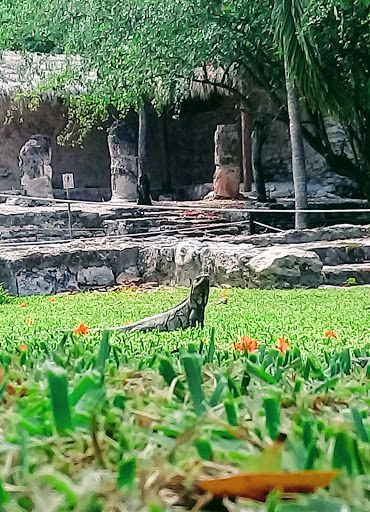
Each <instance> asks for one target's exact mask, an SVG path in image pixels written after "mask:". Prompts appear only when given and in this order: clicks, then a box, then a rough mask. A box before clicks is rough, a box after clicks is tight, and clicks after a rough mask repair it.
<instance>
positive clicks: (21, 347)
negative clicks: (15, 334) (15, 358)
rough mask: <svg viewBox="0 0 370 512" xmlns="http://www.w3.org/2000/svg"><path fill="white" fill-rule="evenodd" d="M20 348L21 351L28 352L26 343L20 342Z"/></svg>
mask: <svg viewBox="0 0 370 512" xmlns="http://www.w3.org/2000/svg"><path fill="white" fill-rule="evenodd" d="M18 348H19V350H20V351H21V352H26V350H27V345H25V344H24V343H20V344H19V346H18Z"/></svg>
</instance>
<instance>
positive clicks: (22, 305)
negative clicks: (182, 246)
mask: <svg viewBox="0 0 370 512" xmlns="http://www.w3.org/2000/svg"><path fill="white" fill-rule="evenodd" d="M19 307H20V308H26V307H27V304H26V303H25V302H21V303H20V304H19Z"/></svg>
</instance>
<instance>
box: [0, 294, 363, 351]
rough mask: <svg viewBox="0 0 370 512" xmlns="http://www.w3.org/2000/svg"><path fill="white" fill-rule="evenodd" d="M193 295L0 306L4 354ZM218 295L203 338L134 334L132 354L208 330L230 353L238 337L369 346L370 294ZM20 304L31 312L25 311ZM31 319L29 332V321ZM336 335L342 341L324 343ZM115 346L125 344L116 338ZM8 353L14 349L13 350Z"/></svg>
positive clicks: (82, 297)
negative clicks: (12, 348) (223, 300)
mask: <svg viewBox="0 0 370 512" xmlns="http://www.w3.org/2000/svg"><path fill="white" fill-rule="evenodd" d="M187 294H188V291H187V290H186V289H179V288H177V289H161V290H158V291H153V292H149V293H144V292H140V291H130V290H129V291H122V292H112V293H94V292H91V293H79V294H75V295H64V296H63V295H58V296H57V297H56V301H55V302H50V297H37V296H36V297H25V298H20V299H14V301H13V302H11V303H10V304H5V305H2V306H0V343H1V346H2V347H3V348H8V349H9V348H10V346H12V345H13V344H15V345H17V343H19V342H22V343H25V344H26V345H28V344H33V343H39V342H41V341H44V340H45V339H47V340H49V341H50V340H56V341H57V340H58V339H59V337H60V329H70V328H74V327H75V326H77V325H79V324H80V323H81V322H83V323H84V324H86V325H88V326H89V327H90V328H94V327H107V326H119V325H125V324H126V323H128V322H134V321H136V320H138V319H141V318H144V317H145V316H148V315H152V314H155V313H158V312H161V311H164V310H166V309H168V308H170V307H172V306H174V305H176V304H178V303H179V302H181V301H182V300H183V299H184V298H185V297H186V296H187ZM220 299H221V292H220V290H212V292H211V294H210V299H209V304H208V307H207V313H206V328H205V330H204V332H201V331H197V330H188V331H183V332H181V331H177V332H173V333H164V334H163V333H162V334H158V333H152V334H146V335H143V334H132V335H130V336H126V337H127V338H129V342H128V345H127V347H128V349H129V350H130V351H131V350H133V351H134V352H144V353H146V352H147V351H150V350H152V346H153V344H155V345H156V346H158V347H159V348H161V347H163V348H165V349H167V348H169V349H171V348H174V347H176V346H177V344H179V343H187V342H188V341H190V340H201V339H203V338H204V337H207V336H208V331H209V327H210V326H214V327H215V329H216V344H217V346H219V347H227V348H231V347H232V346H233V343H234V342H235V341H237V338H238V336H240V335H243V334H247V335H249V336H252V337H253V338H257V339H258V340H259V341H260V342H261V343H266V344H268V345H269V346H270V345H271V346H273V345H275V344H276V343H277V340H278V338H279V337H281V336H285V337H286V338H287V340H288V341H289V342H290V343H291V345H292V347H294V346H298V347H300V348H304V349H306V350H308V351H311V352H314V353H321V352H322V350H323V349H329V350H330V349H340V348H344V347H352V348H356V347H361V346H364V345H366V344H367V343H369V342H370V321H369V318H370V288H366V287H365V288H355V287H354V288H349V289H348V288H347V289H320V290H267V291H265V290H242V289H230V290H228V295H227V299H228V302H227V304H222V303H220ZM21 303H25V304H27V307H24V308H22V307H20V304H21ZM30 318H32V319H33V324H32V325H30V326H28V325H27V324H26V321H27V320H28V319H30ZM327 330H334V332H335V333H336V334H337V336H338V339H332V338H325V336H324V334H325V332H326V331H327ZM97 340H99V334H90V335H88V336H87V337H86V342H89V341H92V342H96V341H97ZM114 342H115V343H118V344H119V343H123V341H122V338H121V337H120V336H118V335H116V336H115V337H114ZM9 345H10V346H9Z"/></svg>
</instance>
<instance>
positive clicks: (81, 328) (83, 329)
mask: <svg viewBox="0 0 370 512" xmlns="http://www.w3.org/2000/svg"><path fill="white" fill-rule="evenodd" d="M88 333H89V327H88V326H87V325H85V324H83V323H82V324H80V325H79V326H78V327H76V328H75V329H74V330H73V334H88Z"/></svg>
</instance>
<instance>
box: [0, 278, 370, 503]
mask: <svg viewBox="0 0 370 512" xmlns="http://www.w3.org/2000/svg"><path fill="white" fill-rule="evenodd" d="M186 294H187V291H186V290H182V289H174V290H168V289H164V290H160V291H158V292H152V293H142V292H140V291H133V290H127V291H125V292H115V293H109V294H96V293H85V294H76V295H71V296H57V297H56V302H50V300H49V298H48V297H28V298H27V299H25V298H23V299H22V302H26V304H27V307H22V308H20V307H19V303H20V300H19V299H14V301H13V302H12V303H9V304H4V305H2V306H1V307H0V315H1V322H0V329H1V330H0V338H1V341H2V350H1V351H0V367H1V368H2V370H3V372H1V374H2V375H3V377H2V381H1V387H2V390H1V391H2V403H1V404H0V428H1V430H2V432H3V438H2V440H1V443H0V465H1V467H2V468H3V470H2V475H1V478H2V485H0V502H1V505H2V508H4V511H5V512H8V510H9V511H10V510H13V509H14V510H15V509H17V510H18V508H19V507H20V506H21V507H23V508H24V509H25V510H32V509H40V510H46V509H47V508H48V506H49V505H50V503H51V502H54V500H55V499H56V497H58V503H59V505H58V506H59V508H56V509H55V510H72V509H78V510H80V509H81V510H91V511H95V510H96V511H97V510H105V509H107V510H108V509H110V508H112V507H114V506H115V504H117V503H120V502H121V501H122V500H124V502H125V506H126V507H127V508H128V509H129V510H130V511H132V512H139V511H140V512H141V511H142V510H143V509H144V508H145V506H146V505H145V504H148V503H153V502H155V503H154V504H153V506H152V508H153V510H157V509H159V510H160V509H163V510H166V504H165V503H162V500H160V499H159V498H158V494H159V493H158V492H157V487H156V485H157V484H156V482H159V483H160V485H161V486H162V485H163V486H164V489H166V485H168V486H169V487H170V488H171V489H173V483H174V482H179V481H180V482H182V481H183V476H184V475H186V477H187V484H186V485H188V484H189V488H190V487H191V485H192V483H193V481H194V480H196V479H197V478H203V477H205V476H207V475H209V471H210V469H212V474H213V475H214V476H225V475H226V474H228V472H229V470H230V467H231V468H232V470H233V471H235V472H237V471H241V472H243V471H267V470H280V469H282V470H285V471H289V470H298V469H318V470H325V469H330V468H331V467H337V468H339V469H340V476H339V479H338V481H337V482H334V483H333V484H332V485H331V486H330V488H329V489H326V490H321V491H320V494H319V495H318V496H315V497H299V498H298V501H297V502H295V503H294V504H289V503H286V502H280V497H279V496H278V495H274V496H275V497H274V500H273V499H272V498H270V499H269V502H268V504H266V505H264V504H261V505H260V510H261V512H266V511H267V510H268V507H270V506H272V505H271V504H272V503H274V507H275V509H276V510H287V511H288V510H289V507H293V506H294V507H295V508H296V510H326V509H328V510H340V507H344V506H346V507H348V508H349V509H350V511H351V512H352V511H353V512H356V511H357V510H362V509H363V510H366V506H367V503H368V496H367V494H366V493H367V490H366V489H367V485H368V484H367V483H366V478H367V475H368V474H369V471H370V453H369V446H370V445H369V431H370V423H369V421H370V417H369V414H368V405H369V403H370V402H369V399H370V398H369V393H370V384H369V375H370V373H369V371H368V368H369V361H370V347H369V345H368V341H369V335H370V332H369V326H368V323H366V318H367V311H368V310H367V308H368V306H369V294H368V290H367V289H366V288H360V287H357V288H353V289H352V288H350V289H335V290H310V291H305V290H302V291H298V290H292V291H273V290H272V291H260V290H237V289H234V290H229V293H228V303H227V304H220V303H219V291H217V290H212V291H211V294H210V301H209V306H208V308H207V325H209V328H206V329H204V330H202V329H190V330H187V331H175V332H172V333H146V334H143V333H135V334H134V333H132V334H131V335H130V334H125V336H124V337H123V336H121V335H117V336H112V338H111V339H110V340H109V341H110V342H109V343H108V337H107V336H106V335H103V336H101V334H99V333H92V334H88V335H84V336H82V335H80V336H78V335H73V336H63V335H62V333H61V332H60V330H59V329H63V328H67V327H73V326H74V325H78V324H80V323H81V321H84V322H85V323H86V324H88V325H90V326H91V327H95V326H99V325H101V324H100V322H101V323H102V324H104V325H107V324H112V325H113V324H114V325H117V324H123V323H125V322H127V321H129V320H136V319H137V318H140V317H143V316H145V314H152V313H154V312H156V311H158V310H161V309H165V308H166V307H171V306H173V304H175V303H178V302H179V300H181V298H183V297H185V296H186ZM335 306H336V307H335ZM30 317H33V318H34V320H35V321H34V324H33V325H30V326H27V325H26V323H25V320H26V319H27V318H30ZM328 328H330V329H331V328H334V329H335V332H336V333H337V334H338V339H331V338H330V339H325V338H324V335H323V333H324V331H325V330H326V329H328ZM245 333H250V334H251V335H253V336H257V337H258V338H259V339H260V341H265V343H260V345H259V348H258V350H257V351H256V352H254V353H253V354H243V353H239V352H236V351H235V350H233V346H234V342H235V341H236V340H237V337H238V334H245ZM281 334H286V335H287V337H288V338H289V340H290V342H291V348H290V349H289V350H288V351H287V352H286V354H281V353H280V352H279V351H278V350H276V349H274V348H272V347H273V346H274V345H275V344H276V341H277V339H278V337H279V336H280V335H281ZM206 337H207V338H208V339H209V340H210V341H209V345H208V346H207V345H206V343H205V342H204V339H205V338H206ZM212 339H213V341H212ZM19 343H23V344H24V345H25V346H26V349H24V347H22V349H20V345H19ZM346 347H347V348H346ZM354 347H356V348H354ZM324 352H325V353H324ZM210 354H212V357H211V356H210ZM157 355H158V357H157ZM307 362H309V364H307ZM332 374H334V375H332ZM267 376H268V377H267ZM102 377H104V378H102ZM298 383H299V385H298ZM55 428H56V429H57V434H56V433H55ZM280 432H281V433H284V434H286V435H287V439H286V441H285V442H284V443H282V442H279V433H280ZM60 434H62V435H60ZM272 439H277V441H275V442H274V443H272ZM209 461H211V464H210V462H209ZM225 466H226V468H225V470H224V467H225ZM17 482H20V483H19V484H18V483H17ZM166 482H168V484H167V483H166ZM171 486H172V487H171ZM175 492H176V493H178V494H179V497H180V498H182V496H183V494H182V493H183V492H185V490H184V489H183V487H182V486H181V485H179V487H178V488H176V491H175ZM161 495H162V494H161ZM172 495H173V494H172V493H171V497H172ZM20 496H21V497H22V499H21V500H20ZM97 496H99V499H97ZM163 496H166V493H163ZM153 497H155V499H154V498H153ZM40 500H41V501H40ZM16 503H17V505H16ZM248 506H249V505H248ZM251 506H252V505H251ZM6 507H11V508H6ZM17 507H18V508H17ZM286 507H288V508H286ZM320 507H321V508H320ZM330 507H331V508H330ZM335 507H336V508H335ZM293 510H294V508H293Z"/></svg>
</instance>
